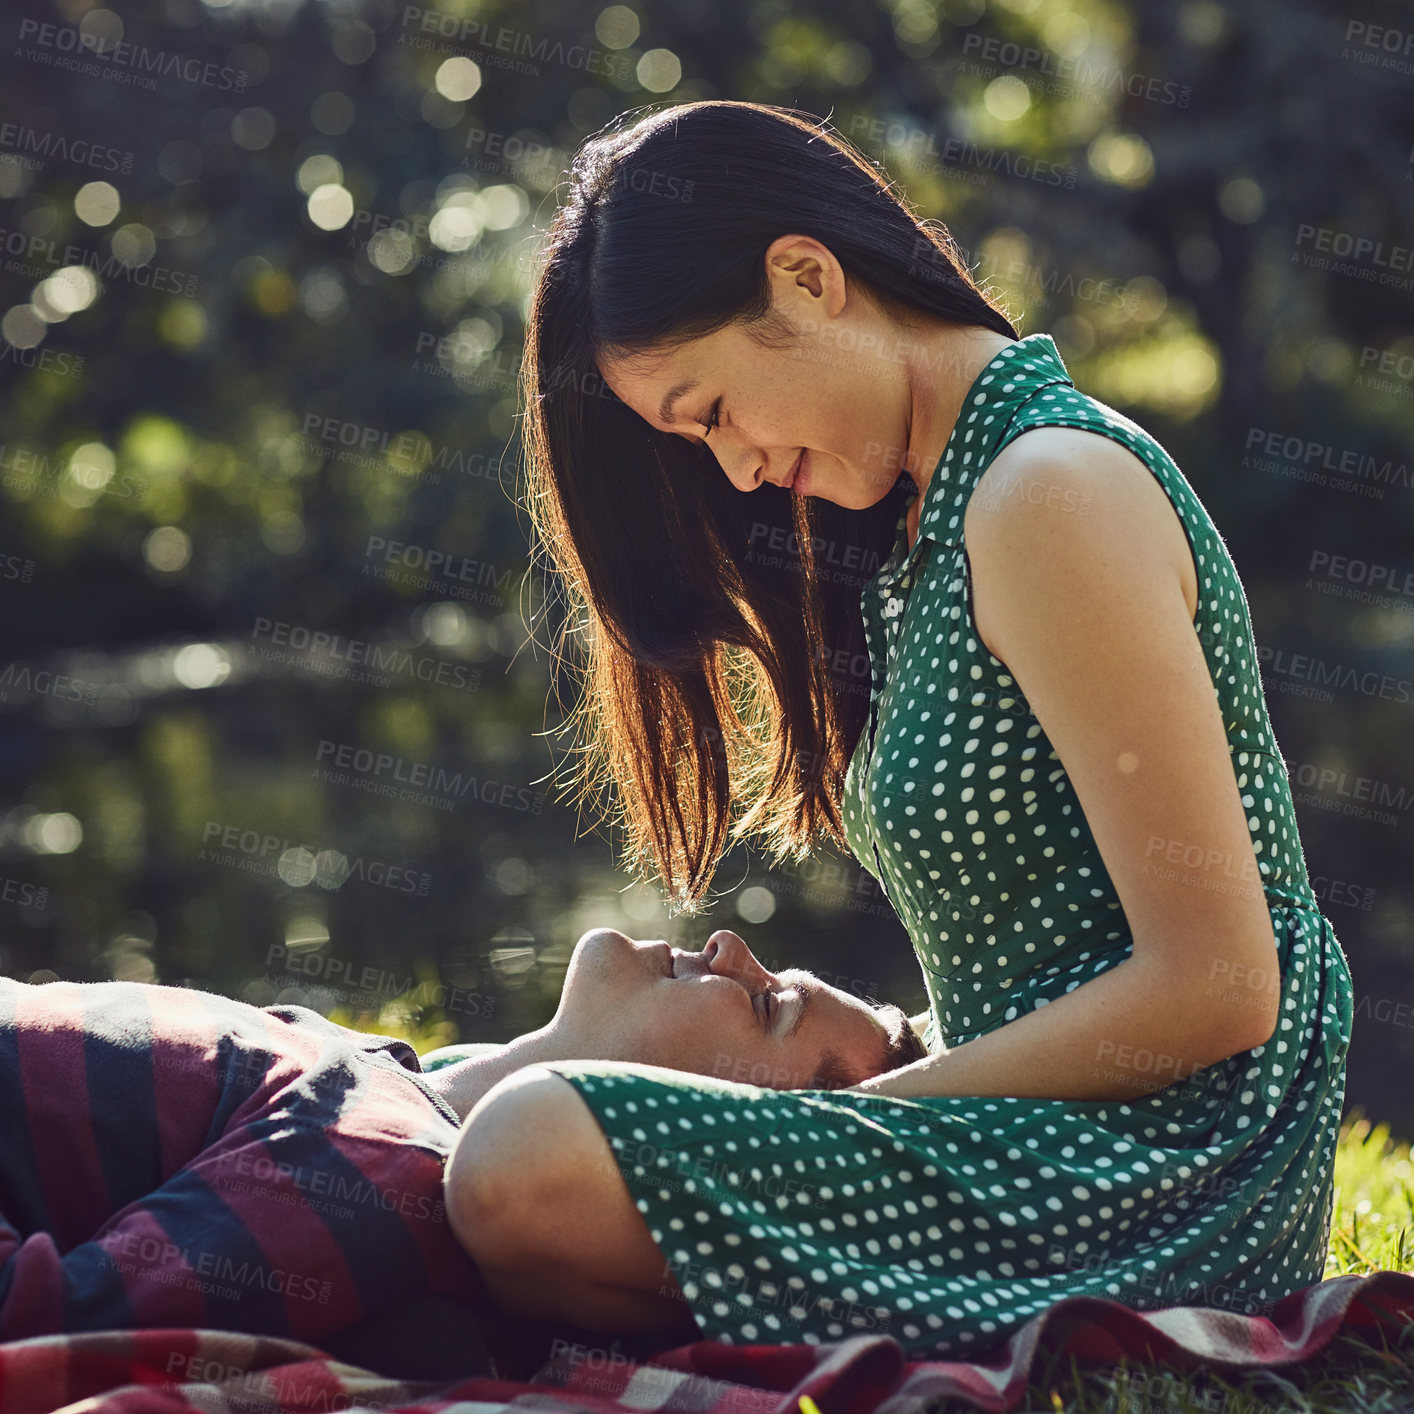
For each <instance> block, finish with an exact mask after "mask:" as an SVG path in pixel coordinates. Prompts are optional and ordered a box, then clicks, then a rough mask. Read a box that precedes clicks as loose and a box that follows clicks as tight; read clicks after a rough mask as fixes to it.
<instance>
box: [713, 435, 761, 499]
mask: <svg viewBox="0 0 1414 1414" xmlns="http://www.w3.org/2000/svg"><path fill="white" fill-rule="evenodd" d="M712 436H713V440H715V439H716V436H717V434H716V433H715V432H714V433H713V434H712ZM713 455H714V456H715V457H716V458H717V465H718V466H720V467H721V468H722V470H723V471H724V472H725V473H726V477H727V480H728V481H730V482H731V484H732V485H733V486H735V487H736V489H737V490H738V491H754V490H755V489H756V488H757V487H758V486H759V485H760V484H761V462H760V461H759V460H758V459H757V458H756V457H755V456H754V455H753V454H752V453H750V452H745V453H743V452H741V451H729V450H728V449H727V448H725V447H722V448H714V449H713Z"/></svg>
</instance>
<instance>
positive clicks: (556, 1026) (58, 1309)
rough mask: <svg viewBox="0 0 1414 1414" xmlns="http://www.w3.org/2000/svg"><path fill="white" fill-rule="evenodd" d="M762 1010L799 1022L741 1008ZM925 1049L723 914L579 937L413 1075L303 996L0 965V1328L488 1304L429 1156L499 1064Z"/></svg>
mask: <svg viewBox="0 0 1414 1414" xmlns="http://www.w3.org/2000/svg"><path fill="white" fill-rule="evenodd" d="M743 989H744V990H745V991H746V992H747V993H748V995H749V998H750V1005H749V1006H745V1005H743V1004H742V998H741V990H743ZM768 992H769V993H770V995H769V996H768V995H767V994H768ZM768 1007H770V1008H778V1007H792V1008H795V1009H797V1011H798V1017H799V1022H800V1024H799V1025H798V1026H792V1025H791V1024H790V1023H791V1021H792V1020H794V1019H795V1017H794V1016H792V1017H783V1018H782V1019H781V1020H780V1022H779V1023H778V1024H775V1025H772V1026H763V1025H761V1024H760V1015H759V1014H760V1013H761V1012H762V1011H763V1010H764V1009H766V1008H768ZM923 1054H924V1052H923V1050H922V1047H921V1043H920V1042H919V1041H918V1039H917V1037H916V1035H915V1033H914V1032H913V1031H912V1029H911V1028H910V1026H909V1024H908V1020H907V1018H906V1017H905V1016H904V1014H903V1012H902V1011H900V1010H899V1009H898V1008H897V1007H894V1006H887V1005H884V1006H874V1005H871V1004H869V1003H867V1002H865V1001H863V1000H861V999H860V998H858V997H855V996H852V995H850V994H849V993H847V992H844V991H840V990H837V989H835V988H833V987H829V986H826V985H825V984H824V983H822V982H820V981H819V980H818V979H816V978H814V977H813V976H812V975H811V974H809V973H805V972H802V971H799V970H797V969H790V970H788V971H785V972H781V973H771V972H768V971H766V970H765V969H764V968H762V967H761V965H760V964H759V963H758V962H757V960H756V959H755V958H754V957H753V956H752V955H751V952H750V950H749V949H748V948H747V946H746V944H745V943H744V942H742V940H741V939H740V938H739V937H737V935H736V934H734V933H729V932H725V931H723V932H718V933H716V934H714V935H713V936H712V938H711V939H709V940H708V944H707V946H706V947H705V948H704V949H703V951H701V952H696V953H692V952H683V951H681V950H679V949H674V948H669V947H668V946H667V945H666V944H665V943H661V942H635V941H632V940H631V939H629V938H626V937H625V936H624V935H623V934H621V933H617V932H614V931H612V930H609V929H596V930H594V931H591V932H589V933H586V934H585V935H584V936H583V937H581V938H580V939H579V941H578V943H577V944H576V946H575V950H574V953H573V956H572V958H571V961H570V966H569V970H568V972H567V974H566V978H565V985H564V990H563V993H562V995H561V998H560V1003H559V1007H558V1009H557V1011H556V1013H555V1016H554V1017H553V1019H552V1020H551V1021H550V1022H549V1023H548V1024H547V1025H545V1026H544V1027H542V1028H541V1029H540V1030H538V1031H533V1032H530V1033H528V1034H527V1035H524V1036H520V1037H518V1038H516V1039H515V1040H513V1041H510V1042H508V1043H506V1044H505V1045H504V1046H501V1047H499V1048H496V1049H494V1050H492V1051H489V1052H488V1053H487V1054H484V1055H479V1056H475V1057H472V1058H470V1059H466V1060H462V1061H459V1062H457V1063H456V1064H453V1065H449V1066H446V1067H444V1068H441V1069H437V1070H433V1071H430V1072H429V1073H425V1074H424V1073H423V1072H422V1070H421V1069H420V1067H419V1064H418V1058H417V1055H416V1054H415V1052H414V1051H413V1049H412V1047H411V1046H409V1045H408V1044H407V1043H406V1042H404V1041H400V1040H396V1039H393V1038H391V1037H385V1036H374V1035H365V1034H363V1033H360V1032H356V1031H352V1030H349V1029H347V1028H345V1027H342V1026H338V1025H336V1024H334V1023H332V1022H330V1021H328V1020H326V1019H325V1018H323V1017H321V1016H320V1015H319V1014H318V1013H317V1012H314V1011H311V1010H309V1009H307V1008H305V1007H299V1006H271V1007H263V1008H261V1007H255V1006H251V1005H248V1004H246V1003H244V1002H238V1001H233V1000H230V999H228V998H226V997H221V996H216V995H213V994H210V993H206V992H200V991H195V990H192V989H188V988H181V987H168V986H160V985H156V984H150V983H136V982H92V983H74V982H47V983H44V984H42V985H34V986H31V985H29V984H26V983H23V982H17V981H15V980H13V979H9V978H0V1340H17V1339H21V1338H23V1337H26V1336H35V1335H44V1334H50V1333H55V1332H72V1331H88V1330H100V1329H114V1328H119V1329H121V1328H133V1327H156V1326H176V1327H203V1328H206V1329H218V1330H220V1329H225V1330H239V1331H249V1332H256V1333H264V1334H270V1335H282V1336H289V1337H292V1338H294V1339H300V1340H307V1341H311V1342H314V1343H320V1342H321V1341H322V1340H323V1338H324V1337H326V1336H329V1335H331V1334H333V1333H336V1332H340V1331H345V1330H346V1328H349V1327H353V1326H355V1325H358V1324H359V1323H365V1322H367V1321H368V1318H370V1317H380V1320H381V1319H382V1317H381V1316H380V1313H382V1315H383V1316H386V1317H387V1318H390V1319H391V1318H393V1317H394V1315H395V1314H396V1313H399V1312H406V1311H407V1310H409V1309H410V1308H416V1307H417V1305H418V1303H421V1302H424V1301H425V1300H426V1299H427V1298H443V1299H450V1301H452V1302H467V1303H476V1302H478V1301H479V1302H480V1303H481V1305H482V1306H483V1307H484V1304H485V1295H484V1292H485V1288H484V1285H483V1284H482V1283H481V1282H480V1279H479V1276H478V1273H477V1271H476V1268H475V1266H474V1265H473V1263H472V1261H471V1259H470V1258H469V1257H468V1256H467V1255H466V1252H465V1251H464V1250H463V1248H462V1246H461V1245H460V1244H459V1243H458V1241H457V1238H456V1235H455V1234H454V1232H453V1229H452V1226H451V1224H450V1223H449V1222H448V1219H447V1209H446V1204H445V1201H444V1193H443V1169H444V1166H445V1164H446V1161H447V1158H448V1155H449V1154H451V1153H452V1151H453V1150H454V1148H455V1147H456V1145H457V1141H458V1137H459V1129H460V1126H461V1124H462V1121H463V1120H464V1119H465V1118H466V1117H467V1116H468V1115H469V1114H470V1112H471V1111H472V1109H473V1108H474V1107H475V1106H476V1104H477V1102H478V1101H479V1100H480V1099H481V1098H482V1097H483V1096H485V1095H486V1094H487V1093H488V1092H489V1091H490V1090H491V1089H492V1088H493V1087H494V1086H496V1085H497V1084H498V1083H499V1082H500V1081H501V1080H503V1079H505V1078H506V1077H507V1076H510V1075H513V1074H514V1073H515V1072H517V1071H518V1070H520V1069H522V1068H523V1067H525V1066H529V1065H534V1064H536V1063H537V1062H541V1061H550V1060H571V1059H592V1060H630V1061H640V1062H646V1063H650V1064H655V1065H661V1066H665V1067H669V1068H671V1069H675V1070H680V1071H688V1072H693V1073H697V1074H702V1075H717V1076H722V1077H723V1078H726V1079H737V1080H745V1081H747V1082H749V1083H754V1084H763V1085H770V1087H771V1088H776V1089H838V1088H844V1087H847V1086H849V1085H853V1084H856V1083H858V1081H860V1080H862V1079H864V1078H866V1077H868V1076H870V1075H876V1074H879V1073H881V1072H883V1071H886V1070H891V1069H894V1068H896V1067H897V1066H900V1065H904V1064H907V1063H908V1062H909V1061H912V1060H916V1059H918V1058H920V1057H921V1056H922V1055H923ZM473 1122H474V1120H473ZM377 1325H378V1323H377V1322H375V1323H374V1327H376V1326H377ZM363 1328H364V1329H368V1328H370V1327H368V1326H364V1327H363ZM326 1344H327V1343H326ZM350 1354H351V1356H352V1354H353V1353H352V1352H351V1353H350Z"/></svg>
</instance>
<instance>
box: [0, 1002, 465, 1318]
mask: <svg viewBox="0 0 1414 1414" xmlns="http://www.w3.org/2000/svg"><path fill="white" fill-rule="evenodd" d="M457 1130H458V1120H457V1116H456V1114H455V1112H454V1111H453V1110H452V1109H451V1108H450V1107H449V1106H448V1105H447V1104H446V1103H445V1102H444V1101H443V1100H442V1099H441V1098H440V1097H439V1096H438V1095H436V1094H435V1093H434V1092H433V1091H432V1090H431V1088H430V1087H429V1085H428V1083H427V1081H426V1080H425V1079H424V1078H423V1077H422V1075H421V1072H420V1069H419V1067H418V1061H417V1056H416V1053H415V1052H414V1051H413V1049H412V1047H411V1046H409V1045H408V1044H407V1043H406V1042H405V1041H399V1040H395V1039H393V1038H391V1037H383V1036H368V1035H364V1034H362V1033H360V1032H357V1031H351V1030H349V1029H348V1028H347V1027H343V1026H337V1025H335V1024H334V1023H333V1022H330V1021H327V1020H326V1019H325V1018H323V1017H321V1016H320V1015H319V1014H318V1013H317V1012H314V1011H310V1010H309V1009H308V1008H305V1007H299V1006H273V1007H265V1008H259V1007H254V1006H250V1005H247V1004H246V1003H244V1002H238V1001H232V1000H230V999H229V998H226V997H220V996H215V995H212V994H210V993H207V992H198V991H192V990H188V989H185V988H181V987H164V986H157V985H152V984H147V983H137V982H86V983H79V982H48V983H45V984H43V985H41V986H30V985H27V984H25V983H22V982H17V981H14V980H13V979H10V978H0V1340H15V1339H19V1338H22V1337H25V1336H33V1335H42V1334H49V1333H52V1332H59V1331H86V1330H101V1329H126V1328H132V1327H143V1326H149V1327H150V1326H186V1327H192V1326H196V1327H206V1328H210V1329H220V1330H236V1331H249V1332H257V1333H263V1334H268V1335H283V1336H289V1337H292V1338H294V1339H303V1340H317V1339H318V1338H319V1337H321V1336H323V1335H325V1334H328V1333H330V1332H332V1331H336V1330H340V1329H342V1328H343V1327H345V1326H347V1325H350V1324H352V1323H353V1322H355V1321H358V1320H360V1319H362V1318H363V1317H366V1316H370V1315H374V1314H376V1313H378V1312H380V1311H383V1310H387V1309H390V1308H392V1307H395V1306H401V1305H402V1304H404V1303H406V1302H408V1301H410V1300H415V1299H416V1298H418V1297H421V1296H426V1295H440V1296H449V1297H453V1298H460V1299H465V1300H472V1299H473V1298H474V1297H475V1296H476V1295H477V1293H478V1292H479V1291H480V1290H481V1287H480V1284H479V1280H478V1277H477V1275H476V1270H475V1267H474V1266H473V1265H472V1263H471V1261H470V1259H469V1258H468V1257H467V1256H466V1255H465V1254H464V1252H463V1251H462V1249H461V1247H460V1246H459V1244H458V1243H457V1241H456V1238H455V1237H454V1235H453V1234H452V1231H451V1228H450V1226H449V1225H448V1223H447V1219H446V1213H445V1210H444V1207H443V1203H442V1166H443V1164H444V1162H445V1160H446V1158H447V1155H448V1154H449V1153H450V1151H451V1147H452V1144H453V1142H454V1141H455V1139H456V1135H457Z"/></svg>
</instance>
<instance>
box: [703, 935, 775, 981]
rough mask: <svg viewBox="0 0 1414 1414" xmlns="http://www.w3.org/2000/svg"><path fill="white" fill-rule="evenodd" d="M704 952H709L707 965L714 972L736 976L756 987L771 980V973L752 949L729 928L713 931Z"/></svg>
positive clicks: (739, 979)
mask: <svg viewBox="0 0 1414 1414" xmlns="http://www.w3.org/2000/svg"><path fill="white" fill-rule="evenodd" d="M704 952H706V953H707V954H708V959H707V965H708V967H709V968H710V969H711V970H712V971H713V972H716V973H720V974H721V975H723V976H727V977H734V978H735V979H736V980H737V981H738V982H741V983H743V984H745V985H748V986H751V987H754V988H760V987H764V986H765V985H766V984H767V983H768V982H769V981H770V980H771V974H770V973H769V972H767V971H766V969H765V968H764V967H762V966H761V964H760V963H759V962H757V960H756V957H755V955H754V954H753V953H752V951H751V949H750V948H749V947H747V946H746V944H745V942H743V941H742V939H741V938H740V937H738V936H737V935H736V934H735V933H733V932H731V931H730V930H729V929H726V928H723V929H720V930H719V931H718V932H715V933H713V934H712V936H711V937H710V938H708V939H707V946H706V948H704Z"/></svg>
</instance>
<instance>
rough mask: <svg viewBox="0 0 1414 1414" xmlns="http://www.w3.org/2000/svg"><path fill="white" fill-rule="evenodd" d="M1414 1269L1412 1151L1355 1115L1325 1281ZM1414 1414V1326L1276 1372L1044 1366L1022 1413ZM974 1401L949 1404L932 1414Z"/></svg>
mask: <svg viewBox="0 0 1414 1414" xmlns="http://www.w3.org/2000/svg"><path fill="white" fill-rule="evenodd" d="M1374 1271H1406V1272H1414V1160H1412V1159H1411V1155H1410V1146H1409V1144H1407V1143H1396V1142H1394V1141H1393V1140H1391V1138H1390V1133H1389V1126H1388V1125H1387V1124H1380V1125H1371V1123H1370V1121H1369V1120H1368V1119H1366V1118H1365V1117H1364V1115H1363V1114H1362V1113H1361V1111H1360V1110H1359V1108H1358V1107H1357V1108H1355V1109H1353V1110H1352V1111H1351V1113H1350V1114H1349V1115H1348V1116H1347V1117H1346V1119H1345V1120H1344V1121H1343V1122H1342V1124H1341V1127H1340V1139H1339V1141H1338V1144H1337V1148H1336V1156H1335V1204H1334V1208H1333V1210H1332V1214H1331V1243H1330V1251H1329V1252H1328V1253H1327V1255H1326V1276H1327V1277H1328V1278H1329V1277H1335V1276H1344V1275H1347V1274H1349V1273H1357V1274H1360V1273H1364V1272H1374ZM1294 1410H1299V1411H1302V1414H1411V1411H1414V1320H1411V1321H1409V1322H1408V1323H1406V1324H1405V1325H1404V1326H1403V1327H1402V1328H1401V1329H1399V1330H1397V1331H1391V1332H1389V1333H1388V1334H1387V1338H1386V1339H1382V1340H1381V1341H1380V1343H1379V1344H1371V1343H1370V1342H1369V1341H1366V1340H1364V1339H1362V1338H1360V1337H1359V1336H1355V1335H1349V1334H1347V1333H1345V1332H1344V1331H1342V1332H1340V1333H1339V1334H1338V1335H1336V1336H1335V1338H1334V1339H1332V1340H1331V1341H1330V1343H1329V1344H1327V1345H1326V1346H1325V1348H1324V1349H1322V1350H1320V1351H1319V1352H1317V1354H1316V1355H1314V1356H1312V1358H1311V1359H1309V1360H1304V1361H1301V1362H1300V1363H1299V1364H1293V1365H1286V1366H1283V1367H1281V1368H1280V1369H1277V1370H1256V1371H1252V1372H1250V1373H1244V1372H1241V1371H1231V1372H1229V1373H1228V1374H1227V1375H1226V1376H1223V1375H1219V1374H1218V1373H1216V1371H1209V1372H1206V1373H1194V1372H1191V1371H1190V1372H1187V1373H1184V1372H1181V1371H1179V1370H1178V1369H1176V1368H1174V1367H1171V1366H1168V1365H1165V1364H1163V1363H1158V1364H1153V1365H1143V1364H1140V1363H1138V1362H1136V1361H1129V1360H1126V1361H1122V1362H1121V1363H1119V1364H1118V1365H1113V1366H1091V1367H1088V1368H1087V1367H1079V1366H1077V1364H1076V1362H1075V1360H1074V1358H1073V1357H1069V1356H1067V1357H1064V1358H1062V1357H1060V1356H1054V1357H1052V1358H1051V1359H1050V1361H1049V1365H1048V1362H1047V1360H1046V1359H1044V1358H1042V1359H1039V1360H1038V1361H1037V1363H1036V1365H1035V1367H1034V1368H1033V1370H1032V1378H1031V1381H1030V1383H1029V1384H1028V1385H1027V1389H1026V1394H1025V1396H1024V1398H1023V1399H1022V1401H1021V1403H1020V1404H1019V1405H1018V1406H1017V1410H1016V1414H1277V1411H1281V1414H1286V1411H1294ZM969 1411H974V1414H975V1406H973V1405H971V1404H967V1403H964V1402H961V1401H958V1400H945V1401H942V1402H941V1403H940V1404H939V1405H938V1406H937V1408H936V1414H968V1412H969Z"/></svg>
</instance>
